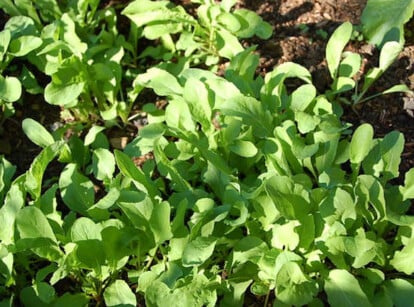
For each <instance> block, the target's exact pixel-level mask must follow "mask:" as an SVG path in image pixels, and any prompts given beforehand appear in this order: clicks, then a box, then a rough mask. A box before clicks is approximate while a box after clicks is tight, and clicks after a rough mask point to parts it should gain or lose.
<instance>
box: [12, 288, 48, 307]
mask: <svg viewBox="0 0 414 307" xmlns="http://www.w3.org/2000/svg"><path fill="white" fill-rule="evenodd" d="M55 298H56V292H55V289H54V288H53V287H52V286H51V285H49V284H47V283H45V282H39V283H36V284H34V285H33V286H31V287H26V288H24V289H23V290H22V291H21V293H20V299H21V300H22V302H23V304H24V306H28V307H36V306H42V307H43V306H50V304H51V303H52V302H53V301H54V300H55Z"/></svg>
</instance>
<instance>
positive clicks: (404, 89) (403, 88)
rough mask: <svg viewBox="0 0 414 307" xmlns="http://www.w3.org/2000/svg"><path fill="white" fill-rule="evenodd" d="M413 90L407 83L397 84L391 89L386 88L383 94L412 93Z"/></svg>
mask: <svg viewBox="0 0 414 307" xmlns="http://www.w3.org/2000/svg"><path fill="white" fill-rule="evenodd" d="M412 92H413V91H412V90H411V89H410V88H409V87H408V86H407V85H405V84H397V85H394V86H392V87H390V88H389V89H386V90H385V91H383V92H382V94H384V95H386V94H392V93H412Z"/></svg>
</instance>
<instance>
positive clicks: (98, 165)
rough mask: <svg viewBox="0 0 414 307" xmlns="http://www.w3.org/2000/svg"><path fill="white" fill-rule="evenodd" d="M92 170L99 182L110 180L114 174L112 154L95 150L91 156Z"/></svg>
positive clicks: (100, 149)
mask: <svg viewBox="0 0 414 307" xmlns="http://www.w3.org/2000/svg"><path fill="white" fill-rule="evenodd" d="M92 170H93V173H94V175H95V177H96V178H97V179H99V180H105V179H112V176H113V174H114V172H115V158H114V156H113V154H112V153H111V152H110V151H109V150H108V149H104V148H97V149H95V150H94V151H93V155H92Z"/></svg>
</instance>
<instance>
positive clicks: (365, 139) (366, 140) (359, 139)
mask: <svg viewBox="0 0 414 307" xmlns="http://www.w3.org/2000/svg"><path fill="white" fill-rule="evenodd" d="M373 136H374V129H373V128H372V126H371V125H370V124H362V125H361V126H359V127H358V128H357V129H356V130H355V132H354V135H353V136H352V140H351V147H350V149H349V150H350V152H349V154H350V161H351V163H353V164H360V163H361V162H362V161H363V160H364V159H365V157H366V156H367V155H368V153H369V151H370V150H371V148H372V139H373Z"/></svg>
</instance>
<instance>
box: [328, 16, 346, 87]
mask: <svg viewBox="0 0 414 307" xmlns="http://www.w3.org/2000/svg"><path fill="white" fill-rule="evenodd" d="M351 35H352V24H351V23H350V22H344V23H343V24H342V25H340V26H339V27H338V28H337V29H336V30H335V32H334V33H333V34H332V36H331V38H330V39H329V41H328V44H327V46H326V61H327V63H328V68H329V72H330V74H331V77H332V78H333V79H334V80H335V79H336V75H337V70H338V67H339V63H340V61H341V57H342V51H343V50H344V48H345V46H346V45H347V44H348V42H349V40H350V39H351Z"/></svg>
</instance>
